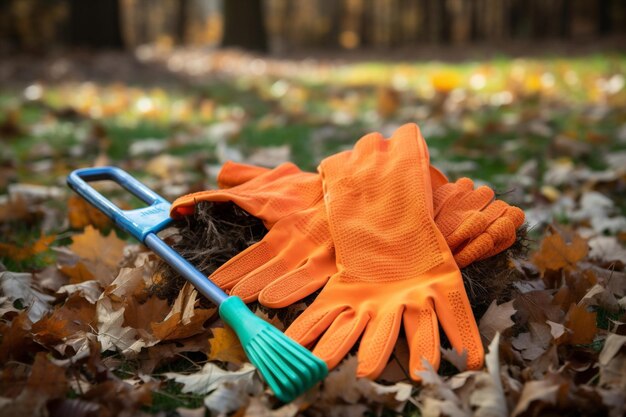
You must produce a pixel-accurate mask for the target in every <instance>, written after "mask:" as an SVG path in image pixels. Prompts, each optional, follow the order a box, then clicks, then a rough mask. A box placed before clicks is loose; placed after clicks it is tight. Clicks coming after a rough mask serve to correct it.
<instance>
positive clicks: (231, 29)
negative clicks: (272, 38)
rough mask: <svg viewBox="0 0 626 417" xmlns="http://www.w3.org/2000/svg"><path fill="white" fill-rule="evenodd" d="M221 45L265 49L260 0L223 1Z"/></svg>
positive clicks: (265, 42) (265, 38) (265, 39)
mask: <svg viewBox="0 0 626 417" xmlns="http://www.w3.org/2000/svg"><path fill="white" fill-rule="evenodd" d="M222 46H235V47H239V48H243V49H249V50H254V51H260V52H266V51H267V33H266V31H265V19H264V18H263V2H262V1H261V0H226V1H224V38H223V39H222Z"/></svg>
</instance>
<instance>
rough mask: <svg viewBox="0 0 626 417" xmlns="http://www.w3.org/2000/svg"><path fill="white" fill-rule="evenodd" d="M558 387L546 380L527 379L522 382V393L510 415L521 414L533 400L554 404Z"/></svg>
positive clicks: (513, 416)
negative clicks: (525, 381)
mask: <svg viewBox="0 0 626 417" xmlns="http://www.w3.org/2000/svg"><path fill="white" fill-rule="evenodd" d="M559 388H560V387H559V385H557V384H554V383H553V382H552V381H548V380H541V381H528V382H527V383H525V384H524V388H523V389H522V394H521V395H520V398H519V400H518V402H517V404H516V405H515V408H514V409H513V413H512V414H511V416H512V417H515V416H518V415H520V414H523V413H524V412H525V411H526V410H527V409H528V407H529V406H530V404H531V403H533V402H534V401H542V402H545V403H548V404H555V403H556V400H557V393H558V392H559Z"/></svg>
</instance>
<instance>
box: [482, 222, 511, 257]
mask: <svg viewBox="0 0 626 417" xmlns="http://www.w3.org/2000/svg"><path fill="white" fill-rule="evenodd" d="M516 230H517V228H516V227H515V225H514V224H513V223H512V222H511V220H510V219H508V218H501V219H498V220H496V221H495V222H493V224H492V225H491V226H489V228H488V229H487V233H488V235H489V236H491V239H492V240H493V247H492V248H491V250H489V251H488V252H487V253H486V254H485V255H483V256H480V257H479V258H478V259H477V260H482V259H486V258H490V257H492V256H494V255H497V254H498V253H500V252H502V251H504V250H506V249H508V248H509V247H511V245H513V244H514V243H515V241H516V240H517V235H516Z"/></svg>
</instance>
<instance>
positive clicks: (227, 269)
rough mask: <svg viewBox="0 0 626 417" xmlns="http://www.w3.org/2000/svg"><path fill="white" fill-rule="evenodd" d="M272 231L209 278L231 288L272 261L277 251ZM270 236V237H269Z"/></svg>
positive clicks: (222, 286)
mask: <svg viewBox="0 0 626 417" xmlns="http://www.w3.org/2000/svg"><path fill="white" fill-rule="evenodd" d="M271 232H272V231H271V230H270V232H269V233H268V234H267V235H265V238H263V240H261V241H260V242H257V243H255V244H254V245H251V246H250V247H248V248H247V249H246V250H244V251H242V252H240V253H238V254H237V255H236V256H234V257H233V258H231V259H230V260H229V261H228V262H226V263H225V264H224V265H222V266H221V267H219V268H218V269H217V270H216V271H215V272H213V274H211V276H210V277H209V279H210V280H211V281H213V282H214V283H215V284H216V285H217V286H219V287H220V288H222V289H226V290H229V289H231V288H233V287H234V286H235V285H237V283H239V281H241V279H242V278H243V277H245V276H246V275H248V274H249V273H250V272H252V271H254V270H256V269H258V268H260V267H262V266H264V265H267V264H270V263H272V260H273V259H274V257H275V253H276V251H275V250H274V249H273V248H272V244H271V243H270V241H271V235H270V233H271ZM268 237H270V239H267V238H268Z"/></svg>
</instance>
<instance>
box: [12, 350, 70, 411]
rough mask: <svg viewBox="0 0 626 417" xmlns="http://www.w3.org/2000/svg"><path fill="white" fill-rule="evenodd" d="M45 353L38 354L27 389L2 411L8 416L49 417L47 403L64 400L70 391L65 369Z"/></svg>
mask: <svg viewBox="0 0 626 417" xmlns="http://www.w3.org/2000/svg"><path fill="white" fill-rule="evenodd" d="M46 356H47V355H46V354H45V353H43V352H39V353H37V355H36V356H35V362H34V364H33V367H32V370H31V373H30V376H29V377H28V381H27V383H26V387H25V388H24V390H23V391H22V392H21V393H20V395H18V396H17V398H15V400H14V401H12V402H10V403H8V404H7V405H5V406H4V407H2V408H1V409H0V412H1V413H2V414H3V415H6V416H30V415H47V413H46V409H45V407H46V403H47V402H48V401H49V400H50V399H53V398H63V397H65V394H66V392H67V389H68V383H67V378H66V376H65V369H63V368H60V367H58V366H56V365H54V364H53V363H51V362H50V361H49V360H48V359H47V357H46Z"/></svg>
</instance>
